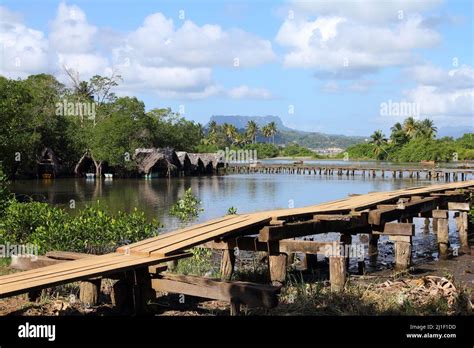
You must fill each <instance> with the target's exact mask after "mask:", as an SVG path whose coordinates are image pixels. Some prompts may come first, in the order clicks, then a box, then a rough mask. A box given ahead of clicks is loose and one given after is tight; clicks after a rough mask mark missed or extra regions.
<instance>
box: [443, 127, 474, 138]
mask: <svg viewBox="0 0 474 348" xmlns="http://www.w3.org/2000/svg"><path fill="white" fill-rule="evenodd" d="M466 133H474V127H462V126H458V127H456V126H454V127H439V129H438V134H437V137H438V138H442V137H453V138H459V137H462V136H463V135H464V134H466Z"/></svg>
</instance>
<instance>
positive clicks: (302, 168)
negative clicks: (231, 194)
mask: <svg viewBox="0 0 474 348" xmlns="http://www.w3.org/2000/svg"><path fill="white" fill-rule="evenodd" d="M225 171H226V172H227V173H229V174H299V175H319V176H339V177H344V176H346V177H353V176H356V175H357V176H362V177H369V178H375V177H380V178H411V179H428V180H436V181H441V180H444V181H465V180H469V179H473V178H474V168H472V167H466V168H461V167H458V168H437V167H423V166H422V167H404V166H399V165H396V166H390V167H383V166H363V165H347V166H344V165H327V164H325V165H309V164H307V165H304V164H301V163H295V164H262V163H258V164H231V165H229V166H228V167H227V168H226V169H225Z"/></svg>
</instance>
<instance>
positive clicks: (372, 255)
mask: <svg viewBox="0 0 474 348" xmlns="http://www.w3.org/2000/svg"><path fill="white" fill-rule="evenodd" d="M379 238H380V236H379V235H378V234H370V235H369V251H368V252H369V260H370V263H371V264H372V265H375V264H376V263H377V256H378V255H379V245H378V244H379Z"/></svg>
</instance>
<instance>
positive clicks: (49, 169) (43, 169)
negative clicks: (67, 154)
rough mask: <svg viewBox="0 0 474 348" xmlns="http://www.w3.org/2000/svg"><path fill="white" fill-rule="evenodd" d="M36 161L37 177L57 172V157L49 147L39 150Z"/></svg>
mask: <svg viewBox="0 0 474 348" xmlns="http://www.w3.org/2000/svg"><path fill="white" fill-rule="evenodd" d="M36 162H37V165H36V173H37V175H38V176H39V177H55V176H56V175H57V174H58V173H59V170H60V164H59V159H58V157H57V156H56V154H55V153H54V151H53V150H52V149H51V148H49V147H45V148H44V149H43V150H42V151H41V153H40V155H39V156H38V158H37V160H36Z"/></svg>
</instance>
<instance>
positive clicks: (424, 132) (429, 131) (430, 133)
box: [416, 118, 438, 139]
mask: <svg viewBox="0 0 474 348" xmlns="http://www.w3.org/2000/svg"><path fill="white" fill-rule="evenodd" d="M437 131H438V129H437V128H436V127H435V125H434V122H433V121H432V120H430V119H428V118H425V119H424V120H423V121H421V122H420V123H419V124H418V129H417V133H416V136H417V137H423V138H429V139H431V138H434V137H435V136H436V132H437Z"/></svg>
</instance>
